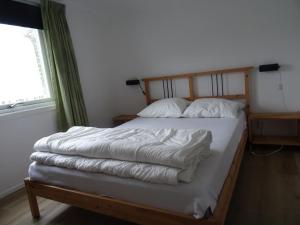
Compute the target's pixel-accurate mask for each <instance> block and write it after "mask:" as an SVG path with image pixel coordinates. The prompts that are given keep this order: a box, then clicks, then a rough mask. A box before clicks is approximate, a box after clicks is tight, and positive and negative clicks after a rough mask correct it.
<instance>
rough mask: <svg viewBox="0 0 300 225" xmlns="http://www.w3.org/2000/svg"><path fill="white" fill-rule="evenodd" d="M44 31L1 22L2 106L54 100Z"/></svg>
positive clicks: (6, 107)
mask: <svg viewBox="0 0 300 225" xmlns="http://www.w3.org/2000/svg"><path fill="white" fill-rule="evenodd" d="M41 32H42V31H40V30H38V29H33V28H27V27H19V26H11V25H6V24H0V109H8V108H13V107H15V106H19V105H28V104H35V103H40V102H45V101H50V100H51V95H50V89H49V82H48V77H47V67H46V66H45V65H46V64H45V59H44V54H43V42H42V38H40V37H41Z"/></svg>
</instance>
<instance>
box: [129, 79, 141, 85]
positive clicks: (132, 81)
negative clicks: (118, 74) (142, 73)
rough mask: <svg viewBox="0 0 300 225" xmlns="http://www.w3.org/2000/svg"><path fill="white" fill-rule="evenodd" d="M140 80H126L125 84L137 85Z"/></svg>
mask: <svg viewBox="0 0 300 225" xmlns="http://www.w3.org/2000/svg"><path fill="white" fill-rule="evenodd" d="M139 84H140V80H138V79H134V80H126V85H139Z"/></svg>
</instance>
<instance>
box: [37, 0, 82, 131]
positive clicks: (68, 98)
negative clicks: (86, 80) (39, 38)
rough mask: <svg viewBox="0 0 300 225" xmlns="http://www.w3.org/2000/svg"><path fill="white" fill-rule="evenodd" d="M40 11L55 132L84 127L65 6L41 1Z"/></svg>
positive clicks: (80, 93) (78, 83) (79, 90)
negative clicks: (56, 128)
mask: <svg viewBox="0 0 300 225" xmlns="http://www.w3.org/2000/svg"><path fill="white" fill-rule="evenodd" d="M41 11H42V18H43V25H44V34H45V35H44V36H45V44H46V53H47V58H48V61H49V67H50V77H51V83H52V88H53V94H54V98H55V103H56V109H57V121H58V129H59V130H60V131H64V130H66V129H68V128H69V127H71V126H74V125H77V126H87V125H88V118H87V113H86V109H85V105H84V100H83V95H82V89H81V85H80V79H79V73H78V68H77V64H76V59H75V54H74V49H73V44H72V40H71V35H70V31H69V27H68V24H67V20H66V16H65V6H64V5H63V4H59V3H57V2H53V1H49V0H42V1H41Z"/></svg>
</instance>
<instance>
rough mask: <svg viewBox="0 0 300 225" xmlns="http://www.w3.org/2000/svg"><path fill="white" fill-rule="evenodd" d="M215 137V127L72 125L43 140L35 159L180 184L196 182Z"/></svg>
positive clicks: (43, 162)
mask: <svg viewBox="0 0 300 225" xmlns="http://www.w3.org/2000/svg"><path fill="white" fill-rule="evenodd" d="M211 142H212V135H211V132H210V131H207V130H199V129H172V128H171V129H141V128H125V129H124V128H108V129H101V128H93V127H72V128H70V129H69V130H68V131H67V132H64V133H56V134H53V135H50V136H48V137H44V138H42V139H40V140H39V141H37V142H36V144H35V145H34V149H35V150H36V152H34V153H33V154H32V155H31V159H32V160H34V161H37V162H38V163H41V164H46V165H52V166H59V167H65V168H70V169H77V170H82V171H89V172H99V173H105V174H109V175H114V176H120V177H127V178H134V179H139V180H143V181H148V182H152V183H165V184H177V183H178V182H179V181H183V182H191V181H192V178H193V175H194V172H195V170H196V168H197V165H198V162H199V161H200V160H201V158H203V157H207V155H208V153H209V149H210V144H211Z"/></svg>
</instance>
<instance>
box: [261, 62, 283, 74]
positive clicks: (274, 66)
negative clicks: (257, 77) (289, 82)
mask: <svg viewBox="0 0 300 225" xmlns="http://www.w3.org/2000/svg"><path fill="white" fill-rule="evenodd" d="M279 68H280V65H279V64H278V63H274V64H264V65H260V66H259V67H258V69H259V72H271V71H277V70H278V69H279Z"/></svg>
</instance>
